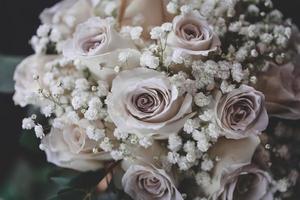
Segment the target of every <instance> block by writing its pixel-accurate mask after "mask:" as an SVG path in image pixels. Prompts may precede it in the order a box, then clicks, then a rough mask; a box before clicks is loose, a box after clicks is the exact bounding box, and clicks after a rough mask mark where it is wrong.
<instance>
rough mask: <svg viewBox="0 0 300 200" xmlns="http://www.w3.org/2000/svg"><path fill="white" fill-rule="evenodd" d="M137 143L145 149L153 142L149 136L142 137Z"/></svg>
mask: <svg viewBox="0 0 300 200" xmlns="http://www.w3.org/2000/svg"><path fill="white" fill-rule="evenodd" d="M139 144H140V145H141V146H142V147H145V148H146V149H147V148H148V147H150V146H151V145H152V144H153V139H152V138H151V137H142V138H140V140H139Z"/></svg>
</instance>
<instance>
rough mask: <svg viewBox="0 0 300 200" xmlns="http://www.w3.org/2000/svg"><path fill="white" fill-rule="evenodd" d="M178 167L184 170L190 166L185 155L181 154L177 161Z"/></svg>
mask: <svg viewBox="0 0 300 200" xmlns="http://www.w3.org/2000/svg"><path fill="white" fill-rule="evenodd" d="M178 166H179V169H180V170H182V171H186V170H188V169H189V168H190V167H191V163H189V161H187V159H186V157H185V156H181V157H180V158H179V161H178Z"/></svg>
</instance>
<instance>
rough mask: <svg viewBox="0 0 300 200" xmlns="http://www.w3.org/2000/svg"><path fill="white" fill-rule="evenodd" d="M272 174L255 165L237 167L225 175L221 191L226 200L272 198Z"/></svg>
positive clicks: (264, 199) (265, 199) (266, 199)
mask: <svg viewBox="0 0 300 200" xmlns="http://www.w3.org/2000/svg"><path fill="white" fill-rule="evenodd" d="M271 183H272V179H271V176H270V175H269V174H268V173H267V172H265V171H263V170H260V169H258V168H257V167H256V166H254V165H247V166H245V167H241V168H238V169H236V170H235V171H233V172H232V173H230V174H227V175H226V176H224V177H223V180H222V185H223V187H224V188H222V190H223V191H222V190H221V191H220V192H219V193H220V195H219V196H220V197H221V198H222V199H224V200H232V199H247V200H272V199H273V191H272V185H271Z"/></svg>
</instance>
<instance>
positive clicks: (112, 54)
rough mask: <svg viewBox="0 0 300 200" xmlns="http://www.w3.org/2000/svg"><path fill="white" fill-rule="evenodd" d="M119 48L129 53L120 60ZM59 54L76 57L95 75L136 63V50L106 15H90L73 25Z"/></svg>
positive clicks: (103, 76)
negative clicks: (72, 31) (101, 16)
mask: <svg viewBox="0 0 300 200" xmlns="http://www.w3.org/2000/svg"><path fill="white" fill-rule="evenodd" d="M121 52H128V54H129V55H130V56H129V57H128V60H127V61H126V62H124V63H121V62H120V61H119V55H120V53H121ZM63 54H64V56H65V57H67V58H70V59H75V60H80V61H81V62H82V63H83V64H85V65H87V66H88V67H89V69H90V70H91V71H92V72H93V73H94V74H95V75H96V76H98V77H99V78H101V79H107V77H109V78H111V76H113V74H114V73H115V72H114V70H113V69H114V68H115V67H116V66H121V67H123V68H132V67H137V65H138V64H139V55H140V53H139V52H138V51H137V50H136V47H135V45H134V44H133V42H132V41H131V40H129V39H125V38H123V37H122V36H121V35H120V34H119V33H118V32H117V31H116V30H115V29H114V27H113V24H112V23H111V21H110V20H108V19H101V18H99V17H93V18H90V19H89V20H88V21H86V22H84V23H82V24H80V25H78V26H77V28H76V31H75V33H74V35H73V38H72V39H71V40H69V41H67V43H66V45H65V47H64V49H63Z"/></svg>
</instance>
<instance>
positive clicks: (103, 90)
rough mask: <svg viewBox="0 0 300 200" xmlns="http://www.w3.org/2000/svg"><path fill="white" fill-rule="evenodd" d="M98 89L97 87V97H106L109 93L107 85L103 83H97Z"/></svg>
mask: <svg viewBox="0 0 300 200" xmlns="http://www.w3.org/2000/svg"><path fill="white" fill-rule="evenodd" d="M97 83H98V87H97V95H98V96H99V97H104V96H107V94H108V92H109V85H108V83H107V82H105V81H98V82H97Z"/></svg>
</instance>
